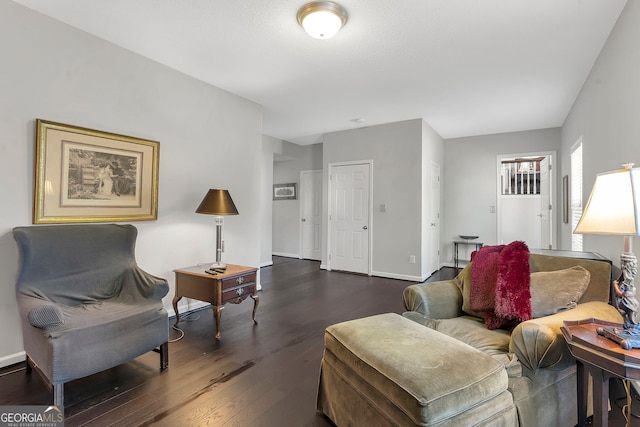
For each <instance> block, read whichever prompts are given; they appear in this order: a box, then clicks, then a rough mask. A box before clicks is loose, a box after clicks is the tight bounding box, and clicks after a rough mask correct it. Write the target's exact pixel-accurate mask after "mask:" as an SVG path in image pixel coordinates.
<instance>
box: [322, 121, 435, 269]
mask: <svg viewBox="0 0 640 427" xmlns="http://www.w3.org/2000/svg"><path fill="white" fill-rule="evenodd" d="M442 145H443V140H442V138H440V136H439V135H437V134H436V133H435V132H433V130H432V129H431V127H430V126H429V125H428V124H426V123H425V122H424V121H423V120H422V119H415V120H408V121H403V122H397V123H390V124H386V125H380V126H371V127H365V128H360V129H353V130H346V131H340V132H332V133H328V134H325V135H324V138H323V146H324V151H323V163H324V172H325V176H326V175H327V173H328V167H329V164H331V163H340V162H349V161H359V160H372V161H373V169H372V174H373V200H372V206H373V212H372V213H373V224H371V225H370V230H371V247H372V260H371V262H372V274H374V275H378V276H385V277H397V278H407V279H410V280H423V279H424V278H423V264H424V263H423V262H422V259H423V241H422V240H423V239H422V236H423V232H422V229H423V223H424V221H428V220H429V218H428V213H427V218H426V219H425V217H424V215H425V214H424V212H423V208H424V206H423V197H422V196H423V185H424V184H425V183H424V179H425V177H424V165H423V163H424V162H425V161H427V162H428V163H430V162H431V160H433V161H435V162H436V163H439V164H441V165H442V163H443V159H442V158H441V156H442V155H443V154H442V153H443V151H444V149H443V147H442ZM428 185H430V184H428ZM324 193H325V195H324V201H323V203H324V208H323V212H324V219H323V225H322V226H323V231H324V232H323V260H322V263H323V265H326V264H327V224H328V221H327V213H326V212H327V206H328V205H327V194H326V191H325V192H324ZM381 204H385V205H386V206H387V212H380V209H379V207H380V205H381ZM410 255H415V256H416V259H417V262H416V263H415V264H410V263H409V256H410ZM425 278H426V277H425Z"/></svg>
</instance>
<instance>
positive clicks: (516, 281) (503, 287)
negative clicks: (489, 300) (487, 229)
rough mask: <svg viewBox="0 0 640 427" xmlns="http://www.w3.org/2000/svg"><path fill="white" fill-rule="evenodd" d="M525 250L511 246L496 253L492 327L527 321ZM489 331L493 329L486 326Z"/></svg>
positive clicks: (519, 244) (520, 245) (528, 300)
mask: <svg viewBox="0 0 640 427" xmlns="http://www.w3.org/2000/svg"><path fill="white" fill-rule="evenodd" d="M530 276H531V273H530V272H529V248H528V247H527V245H526V243H524V242H520V241H515V242H511V243H509V244H508V245H507V247H505V248H504V249H503V250H502V252H500V258H499V260H498V281H497V283H496V295H495V298H496V301H495V314H496V317H497V319H495V324H496V325H497V326H496V327H500V326H502V325H503V324H506V323H507V321H508V320H515V321H517V322H518V323H519V322H523V321H525V320H529V319H531V292H530V289H529V286H530ZM487 326H488V327H489V329H494V328H492V327H491V326H492V325H489V324H488V325H487Z"/></svg>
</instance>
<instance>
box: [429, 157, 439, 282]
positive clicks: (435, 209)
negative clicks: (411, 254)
mask: <svg viewBox="0 0 640 427" xmlns="http://www.w3.org/2000/svg"><path fill="white" fill-rule="evenodd" d="M429 230H430V250H429V261H428V266H429V273H430V274H433V273H434V272H435V271H436V270H438V269H439V268H440V165H439V164H437V163H431V221H430V223H429Z"/></svg>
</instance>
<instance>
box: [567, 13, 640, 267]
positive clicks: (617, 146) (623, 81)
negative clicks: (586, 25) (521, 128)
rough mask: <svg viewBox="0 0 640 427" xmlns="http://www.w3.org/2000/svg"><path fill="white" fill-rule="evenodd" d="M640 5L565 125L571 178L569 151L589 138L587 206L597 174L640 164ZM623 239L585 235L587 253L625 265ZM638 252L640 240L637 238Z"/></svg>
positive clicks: (614, 37)
mask: <svg viewBox="0 0 640 427" xmlns="http://www.w3.org/2000/svg"><path fill="white" fill-rule="evenodd" d="M639 40H640V1H638V0H632V1H629V2H627V5H626V6H625V8H624V9H623V11H622V13H621V14H620V17H619V18H618V22H617V23H616V26H615V27H614V29H613V31H612V32H611V34H610V35H609V39H608V40H607V42H606V43H605V45H604V47H603V49H602V51H601V52H600V55H599V57H598V59H597V60H596V63H595V64H594V66H593V68H592V70H591V73H590V74H589V77H588V78H587V80H586V82H585V84H584V86H583V87H582V90H581V91H580V94H579V95H578V98H577V99H576V102H575V103H574V105H573V108H572V109H571V111H570V113H569V115H568V117H567V119H566V121H565V123H564V125H563V127H562V153H563V156H562V175H570V159H569V153H570V150H571V147H572V146H573V144H574V143H575V142H576V141H577V140H578V139H579V138H580V137H582V140H583V171H584V175H583V196H582V198H583V203H585V202H586V201H587V199H588V197H589V194H590V192H591V187H592V186H593V183H594V182H595V178H596V174H598V173H600V172H606V171H611V170H615V169H620V168H621V165H622V164H623V163H628V162H634V163H635V164H636V167H638V166H640V119H639V118H640V75H639V72H638V70H640V43H639V42H638V41H639ZM561 231H562V232H561V240H562V246H563V248H565V249H568V248H570V247H571V231H572V230H571V227H570V226H569V225H563V226H562V230H561ZM622 240H623V239H622V237H616V236H595V235H585V236H584V240H583V241H584V250H586V251H596V252H599V253H601V254H602V255H604V256H606V257H608V258H610V259H611V260H613V262H614V263H615V264H616V265H619V260H620V253H622ZM634 243H635V252H636V255H638V253H639V251H640V246H639V244H640V240H639V239H638V238H634Z"/></svg>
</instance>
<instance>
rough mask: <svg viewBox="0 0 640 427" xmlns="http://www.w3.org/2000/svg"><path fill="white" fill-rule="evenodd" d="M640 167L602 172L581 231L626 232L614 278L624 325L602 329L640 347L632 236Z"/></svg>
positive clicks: (623, 342) (639, 195)
mask: <svg viewBox="0 0 640 427" xmlns="http://www.w3.org/2000/svg"><path fill="white" fill-rule="evenodd" d="M639 203H640V168H634V167H633V163H628V164H625V165H624V169H620V170H616V171H612V172H604V173H600V174H598V175H597V176H596V182H595V183H594V184H593V189H592V190H591V195H590V196H589V200H588V201H587V204H586V206H585V208H584V211H583V213H582V217H581V218H580V221H579V222H578V226H577V227H576V229H575V230H574V233H577V234H610V235H621V236H624V252H623V253H622V255H620V269H621V270H622V271H621V273H620V276H619V277H618V279H617V280H614V282H613V287H614V291H615V295H614V303H615V307H616V308H617V309H618V310H619V311H620V313H621V314H622V316H623V317H624V328H600V329H599V330H598V333H599V334H601V335H604V336H605V337H607V338H609V339H611V340H613V341H615V342H617V343H619V344H620V345H621V346H622V347H624V348H625V349H627V350H630V349H631V348H640V325H638V323H639V320H640V319H639V318H638V309H639V308H640V304H639V303H638V300H637V299H636V287H635V285H634V284H633V281H634V278H635V275H636V272H637V270H638V261H637V259H636V256H635V255H634V254H633V247H632V246H633V241H632V236H637V235H639V234H640V233H639V232H640V229H639V226H638V222H639V220H640V210H639V209H640V206H638V204H639Z"/></svg>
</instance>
